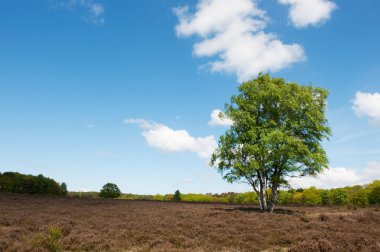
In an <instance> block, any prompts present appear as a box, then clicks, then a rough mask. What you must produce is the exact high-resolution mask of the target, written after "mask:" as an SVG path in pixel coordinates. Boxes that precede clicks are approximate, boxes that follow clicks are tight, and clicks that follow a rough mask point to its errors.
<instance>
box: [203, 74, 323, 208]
mask: <svg viewBox="0 0 380 252" xmlns="http://www.w3.org/2000/svg"><path fill="white" fill-rule="evenodd" d="M327 95H328V92H327V91H326V90H324V89H322V88H313V87H312V86H300V85H298V84H297V83H294V82H291V83H287V82H286V81H285V80H284V79H281V78H271V77H270V76H269V75H268V74H266V75H262V74H260V75H259V76H258V77H257V78H256V79H255V80H252V81H248V82H245V83H243V84H242V85H241V86H240V87H239V94H238V95H236V96H232V98H231V104H227V105H226V110H225V116H226V117H228V118H230V119H232V121H233V122H234V123H233V125H232V126H231V128H230V129H229V130H228V131H227V132H226V133H225V134H224V135H222V136H221V137H220V140H219V144H218V148H217V149H216V151H215V152H214V153H213V155H212V158H211V162H210V163H211V165H213V166H214V165H215V166H216V167H217V169H218V171H219V172H220V173H221V174H222V175H223V178H224V179H226V180H227V181H228V182H231V183H232V182H235V181H244V182H247V183H249V184H250V185H251V186H252V187H253V189H254V190H255V191H256V192H257V193H258V194H260V199H261V200H260V202H261V205H260V207H261V209H263V210H267V207H266V205H265V200H264V194H265V192H267V189H268V188H270V189H272V191H271V192H272V193H271V198H270V202H271V205H272V206H274V202H275V201H276V197H277V190H278V189H279V188H280V187H281V186H282V185H286V184H287V181H286V178H287V176H289V175H293V176H294V175H309V174H310V175H314V174H318V173H320V172H322V171H323V169H324V168H326V167H327V164H328V160H327V156H326V153H325V151H324V150H323V148H322V146H321V141H322V140H323V139H327V138H328V136H329V135H330V128H329V127H328V126H327V119H326V118H325V115H324V113H325V110H326V99H327ZM221 116H222V115H221ZM272 210H273V208H272V209H270V211H272Z"/></svg>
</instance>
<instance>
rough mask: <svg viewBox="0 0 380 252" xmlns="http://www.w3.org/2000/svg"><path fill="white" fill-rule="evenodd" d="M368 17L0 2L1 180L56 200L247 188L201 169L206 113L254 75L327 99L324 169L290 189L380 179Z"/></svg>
mask: <svg viewBox="0 0 380 252" xmlns="http://www.w3.org/2000/svg"><path fill="white" fill-rule="evenodd" d="M379 13H380V2H378V1H374V0H361V1H343V0H342V1H340V0H339V1H338V0H335V1H329V0H312V1H311V0H310V1H309V0H308V1H306V0H260V1H255V0H236V1H229V0H197V1H184V0H181V1H173V0H170V1H169V0H154V1H153V0H139V1H101V0H92V1H91V0H46V1H26V0H24V1H21V0H4V1H1V2H0V115H1V119H0V122H1V123H0V172H5V171H18V172H22V173H28V174H43V175H45V176H49V177H52V178H54V179H56V180H57V181H60V182H62V181H64V182H66V183H67V184H68V187H69V190H99V189H100V188H101V187H102V185H104V184H105V183H107V182H114V183H116V184H117V185H118V186H119V187H120V188H121V190H122V191H123V192H131V193H140V194H155V193H172V192H174V191H175V190H177V189H180V190H181V191H182V192H199V193H205V192H226V191H247V190H250V188H249V187H248V186H246V185H244V184H233V185H231V184H228V183H227V182H225V181H223V180H222V178H221V176H220V175H219V174H218V173H217V172H216V170H215V169H213V168H211V167H209V166H208V155H209V153H210V151H212V149H213V148H214V146H215V141H217V139H218V138H219V136H220V135H221V134H222V133H223V132H224V131H225V130H226V129H227V128H228V121H224V122H223V121H220V120H217V119H216V120H214V121H212V118H211V115H212V112H213V111H214V110H217V109H223V107H224V104H225V103H226V102H228V101H229V99H230V97H231V95H233V94H236V92H237V87H238V85H239V83H241V81H244V80H247V79H249V78H253V77H254V76H256V74H257V73H258V72H259V71H264V72H270V73H271V74H272V75H273V76H276V77H284V78H285V79H286V80H289V81H296V82H298V83H300V84H309V83H312V84H313V85H315V86H320V87H324V88H326V89H328V90H329V91H330V96H329V99H328V111H327V117H328V119H329V123H330V126H331V128H332V131H333V137H332V138H331V140H330V141H329V142H326V143H324V146H325V148H326V150H327V153H328V156H329V159H330V166H331V168H330V170H329V171H327V172H326V173H325V174H322V175H321V176H320V177H318V178H304V179H301V180H293V181H292V183H293V185H294V186H295V187H298V186H304V187H307V186H311V185H316V186H319V187H334V186H343V185H351V184H357V183H367V182H369V181H371V180H374V179H380V158H379V157H380V144H379V143H380V50H379V41H380V29H379V28H378V26H379V24H380V15H379ZM214 114H215V113H214ZM214 119H215V118H214ZM211 121H212V122H211Z"/></svg>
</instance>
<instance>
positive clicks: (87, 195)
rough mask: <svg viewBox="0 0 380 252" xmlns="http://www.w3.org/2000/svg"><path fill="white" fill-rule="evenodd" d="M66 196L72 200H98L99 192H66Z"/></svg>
mask: <svg viewBox="0 0 380 252" xmlns="http://www.w3.org/2000/svg"><path fill="white" fill-rule="evenodd" d="M67 195H68V196H69V197H73V198H99V192H68V193H67Z"/></svg>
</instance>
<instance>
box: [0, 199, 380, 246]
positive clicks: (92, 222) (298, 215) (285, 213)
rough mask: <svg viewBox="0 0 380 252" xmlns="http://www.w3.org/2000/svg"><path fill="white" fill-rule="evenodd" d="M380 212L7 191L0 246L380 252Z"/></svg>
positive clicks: (0, 207)
mask: <svg viewBox="0 0 380 252" xmlns="http://www.w3.org/2000/svg"><path fill="white" fill-rule="evenodd" d="M379 237H380V211H379V210H378V209H377V208H375V207H372V208H365V209H359V210H356V211H352V210H348V209H344V208H336V207H334V208H328V207H284V208H281V207H279V209H278V210H277V211H276V214H269V213H260V212H259V211H258V209H257V208H254V207H244V206H235V205H223V204H191V203H171V202H149V201H127V200H107V199H77V198H65V197H48V196H35V195H14V194H0V251H380V239H379Z"/></svg>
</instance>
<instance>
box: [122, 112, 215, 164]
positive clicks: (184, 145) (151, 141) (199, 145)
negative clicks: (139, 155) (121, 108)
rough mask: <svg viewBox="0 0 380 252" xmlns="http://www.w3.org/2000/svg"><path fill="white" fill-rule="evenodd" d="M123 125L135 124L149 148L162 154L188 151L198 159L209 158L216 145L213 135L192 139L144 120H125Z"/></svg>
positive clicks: (185, 133)
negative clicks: (141, 131) (140, 130)
mask: <svg viewBox="0 0 380 252" xmlns="http://www.w3.org/2000/svg"><path fill="white" fill-rule="evenodd" d="M124 123H127V124H137V125H138V126H139V127H140V128H141V129H143V133H142V134H143V136H144V138H145V140H146V142H147V143H148V145H149V146H151V147H153V148H156V149H159V150H161V151H164V152H183V151H190V152H194V153H196V154H197V155H198V156H199V157H200V158H205V159H206V158H210V156H211V154H212V152H213V151H214V150H215V148H216V146H217V143H216V140H215V137H214V136H213V135H210V136H206V137H193V136H191V135H190V134H189V133H188V132H187V131H186V130H183V129H182V130H174V129H171V128H169V127H168V126H166V125H163V124H159V123H155V122H149V121H146V120H144V119H132V118H131V119H126V120H124Z"/></svg>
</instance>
